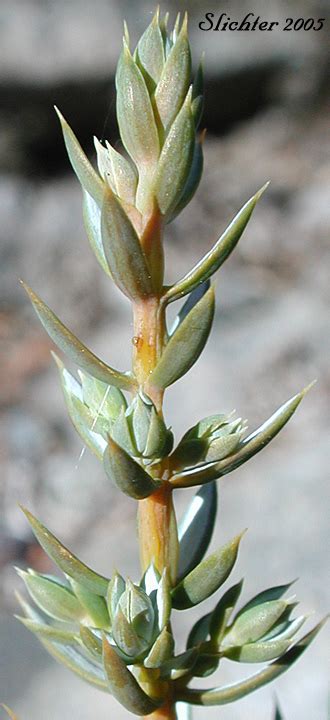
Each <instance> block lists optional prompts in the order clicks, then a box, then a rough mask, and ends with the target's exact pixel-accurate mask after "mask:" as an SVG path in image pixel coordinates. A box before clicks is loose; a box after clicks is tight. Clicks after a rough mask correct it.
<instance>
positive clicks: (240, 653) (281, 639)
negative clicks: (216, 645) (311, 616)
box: [223, 616, 306, 663]
mask: <svg viewBox="0 0 330 720" xmlns="http://www.w3.org/2000/svg"><path fill="white" fill-rule="evenodd" d="M305 619H306V618H305V617H303V616H302V617H300V618H297V619H296V620H293V621H292V622H289V623H288V627H287V629H286V631H284V632H282V633H280V634H279V635H275V637H273V638H271V639H270V640H264V638H261V639H259V640H258V641H257V642H253V643H247V644H246V645H244V646H243V647H233V648H229V649H228V650H225V652H224V653H223V654H224V655H225V657H226V658H228V659H229V660H235V661H236V662H249V663H250V662H267V661H268V660H274V658H276V657H279V656H280V655H283V653H285V652H286V651H287V650H288V648H289V647H290V645H292V642H293V636H294V635H295V634H296V633H297V632H298V630H299V629H300V627H301V626H302V624H303V623H304V621H305Z"/></svg>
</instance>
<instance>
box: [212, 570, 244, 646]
mask: <svg viewBox="0 0 330 720" xmlns="http://www.w3.org/2000/svg"><path fill="white" fill-rule="evenodd" d="M242 585H243V580H241V582H239V583H237V585H233V587H231V588H229V590H227V592H226V593H225V594H224V595H223V596H222V598H220V600H219V602H218V603H217V605H216V606H215V608H214V610H213V612H212V613H211V617H210V635H211V640H212V643H214V644H215V645H217V646H219V645H220V643H221V640H222V638H223V635H224V632H225V629H226V627H227V624H228V622H229V620H230V617H231V614H232V612H233V610H234V608H235V605H236V603H237V601H238V598H239V596H240V594H241V591H242Z"/></svg>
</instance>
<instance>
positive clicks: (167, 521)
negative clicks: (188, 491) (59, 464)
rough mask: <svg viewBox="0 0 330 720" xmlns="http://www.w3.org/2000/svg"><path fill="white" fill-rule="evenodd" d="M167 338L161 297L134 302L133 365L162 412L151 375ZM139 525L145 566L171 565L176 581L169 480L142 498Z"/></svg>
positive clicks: (161, 467)
mask: <svg viewBox="0 0 330 720" xmlns="http://www.w3.org/2000/svg"><path fill="white" fill-rule="evenodd" d="M164 338H165V322H164V315H163V309H162V306H161V305H160V302H159V298H157V297H151V298H147V299H146V300H142V301H141V302H139V303H136V304H135V305H134V337H133V346H134V351H133V369H134V373H135V375H136V377H137V379H138V382H139V385H140V387H141V388H142V389H143V390H144V391H145V392H146V393H147V395H149V397H150V398H151V400H152V401H153V402H154V403H155V406H156V408H157V410H158V412H160V413H161V412H162V401H163V392H162V391H161V390H158V389H156V388H154V387H153V386H151V385H150V383H149V377H150V373H151V372H152V370H153V368H154V367H155V365H156V363H157V360H158V358H159V357H160V354H161V351H162V347H163V344H164ZM154 475H155V476H156V477H158V478H160V479H161V478H162V479H164V480H165V481H166V480H167V460H166V459H165V460H164V461H163V462H162V463H159V464H158V465H157V466H156V467H155V469H154ZM138 528H139V541H140V557H141V565H142V570H143V571H145V570H146V568H147V567H148V566H149V565H150V563H154V565H155V567H156V568H157V570H158V571H159V572H160V573H162V571H163V570H164V569H165V568H168V570H169V574H170V577H171V579H172V582H175V576H176V567H177V544H178V541H177V528H176V520H175V514H174V508H173V501H172V488H171V487H170V485H169V484H167V483H166V482H165V483H164V484H163V485H162V486H161V488H160V489H159V490H157V491H156V492H155V493H153V495H150V496H149V497H148V498H146V499H145V500H141V501H140V502H139V509H138Z"/></svg>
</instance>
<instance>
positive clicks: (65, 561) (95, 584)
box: [22, 507, 109, 597]
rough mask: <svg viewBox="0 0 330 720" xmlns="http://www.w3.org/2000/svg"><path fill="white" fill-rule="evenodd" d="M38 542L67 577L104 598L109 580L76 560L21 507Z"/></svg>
mask: <svg viewBox="0 0 330 720" xmlns="http://www.w3.org/2000/svg"><path fill="white" fill-rule="evenodd" d="M22 510H23V512H24V513H25V515H26V517H27V519H28V521H29V523H30V525H31V528H32V530H33V532H34V535H35V536H36V538H37V540H38V542H39V543H40V545H41V547H42V548H43V549H44V551H45V552H46V553H47V555H49V557H50V558H51V559H52V560H53V561H54V563H56V565H58V567H59V568H60V569H61V570H62V571H63V572H64V573H65V574H66V575H69V577H71V578H73V579H74V580H77V582H79V583H81V584H82V585H84V586H85V587H86V588H88V589H89V590H90V591H91V592H93V593H95V594H96V595H102V596H104V597H105V596H106V594H107V589H108V584H109V580H108V579H107V578H105V577H103V576H102V575H99V574H98V573H96V572H94V570H91V569H90V568H89V567H87V565H84V563H82V562H81V560H78V558H77V557H76V556H75V555H73V553H71V552H70V550H68V549H67V548H66V547H65V546H64V545H62V543H61V542H60V541H59V540H58V539H57V538H56V537H55V535H53V534H52V533H51V532H50V531H49V530H47V528H46V527H45V526H44V525H42V523H41V522H39V520H37V518H35V517H34V516H33V515H32V513H30V512H29V511H28V510H26V508H23V507H22Z"/></svg>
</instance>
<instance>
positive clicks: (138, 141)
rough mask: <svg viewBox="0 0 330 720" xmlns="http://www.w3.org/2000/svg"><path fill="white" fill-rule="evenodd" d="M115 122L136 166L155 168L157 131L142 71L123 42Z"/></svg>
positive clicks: (118, 75)
mask: <svg viewBox="0 0 330 720" xmlns="http://www.w3.org/2000/svg"><path fill="white" fill-rule="evenodd" d="M116 88H117V119H118V125H119V130H120V135H121V139H122V141H123V144H124V146H125V148H126V150H127V152H128V154H129V155H130V156H131V158H132V159H133V160H134V162H135V163H136V164H137V166H138V167H141V166H144V167H145V166H149V168H150V169H151V168H154V167H155V164H156V162H157V160H158V155H159V140H158V132H157V128H156V124H155V119H154V114H153V110H152V106H151V101H150V97H149V93H148V90H147V86H146V83H145V81H144V78H143V75H142V73H141V70H140V69H139V68H138V66H137V65H136V63H135V62H134V60H133V58H132V56H131V53H130V51H129V49H128V47H127V44H126V42H125V41H124V47H123V50H122V54H121V56H120V59H119V63H118V67H117V73H116Z"/></svg>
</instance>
